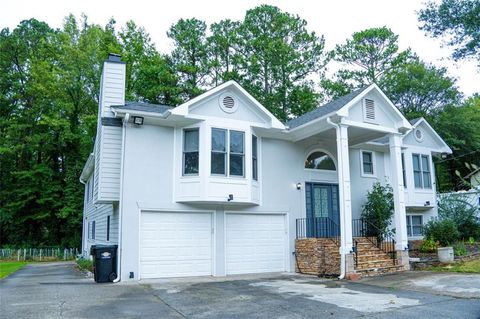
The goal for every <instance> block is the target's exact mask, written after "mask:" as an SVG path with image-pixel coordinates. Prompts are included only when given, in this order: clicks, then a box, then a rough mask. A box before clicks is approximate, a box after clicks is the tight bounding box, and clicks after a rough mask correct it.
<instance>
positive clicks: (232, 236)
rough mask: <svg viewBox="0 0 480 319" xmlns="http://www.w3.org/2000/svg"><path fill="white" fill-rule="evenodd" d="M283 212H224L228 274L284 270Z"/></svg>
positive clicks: (284, 233) (284, 238) (284, 237)
mask: <svg viewBox="0 0 480 319" xmlns="http://www.w3.org/2000/svg"><path fill="white" fill-rule="evenodd" d="M286 236H287V234H286V229H285V215H263V214H262V215H260V214H257V215H252V214H226V241H227V242H226V256H227V274H248V273H262V272H278V271H285V270H286V267H285V252H286V244H287V241H286Z"/></svg>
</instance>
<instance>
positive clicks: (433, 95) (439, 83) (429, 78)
mask: <svg viewBox="0 0 480 319" xmlns="http://www.w3.org/2000/svg"><path fill="white" fill-rule="evenodd" d="M455 82H456V80H455V79H453V78H450V77H449V76H448V75H447V70H446V69H445V68H437V67H435V66H433V65H429V64H426V63H424V62H423V61H421V60H420V59H419V58H417V57H415V58H414V59H412V60H411V61H409V62H407V63H405V64H404V65H402V67H399V68H395V69H394V70H391V71H390V72H388V73H387V74H385V76H384V77H383V78H382V79H381V81H380V83H379V85H380V86H381V87H382V89H383V90H384V92H385V94H386V95H387V96H388V97H389V98H390V100H391V101H392V102H393V103H394V104H395V105H396V106H397V107H398V108H399V110H400V111H402V113H403V114H404V115H405V116H406V117H407V118H416V117H422V116H427V115H433V114H435V113H436V112H439V111H440V110H441V109H442V108H443V107H444V106H446V105H456V104H457V103H458V102H459V101H460V97H461V94H460V92H459V91H458V89H457V87H456V85H455Z"/></svg>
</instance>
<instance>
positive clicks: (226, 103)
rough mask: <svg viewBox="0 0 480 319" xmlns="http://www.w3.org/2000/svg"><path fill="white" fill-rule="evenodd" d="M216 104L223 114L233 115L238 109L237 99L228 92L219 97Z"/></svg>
mask: <svg viewBox="0 0 480 319" xmlns="http://www.w3.org/2000/svg"><path fill="white" fill-rule="evenodd" d="M218 104H220V108H221V109H222V110H223V111H224V112H225V113H234V112H235V111H236V110H237V108H238V101H237V98H236V97H235V96H234V95H232V94H231V93H229V92H226V93H224V94H222V95H220V97H219V99H218Z"/></svg>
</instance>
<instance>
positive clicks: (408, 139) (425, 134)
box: [403, 118, 452, 154]
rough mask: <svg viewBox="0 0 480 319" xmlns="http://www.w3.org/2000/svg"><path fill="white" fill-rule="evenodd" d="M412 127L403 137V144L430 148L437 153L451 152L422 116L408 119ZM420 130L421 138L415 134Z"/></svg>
mask: <svg viewBox="0 0 480 319" xmlns="http://www.w3.org/2000/svg"><path fill="white" fill-rule="evenodd" d="M410 122H411V123H413V125H412V127H413V129H412V130H411V131H410V132H408V134H407V135H405V137H404V138H403V144H404V145H413V146H418V147H424V148H428V149H431V150H432V151H434V152H438V153H448V154H451V153H452V150H451V149H450V147H449V146H448V145H447V143H445V141H444V140H443V139H442V138H441V137H440V135H438V133H437V132H436V131H435V130H434V129H433V128H432V126H430V124H429V123H428V122H427V121H426V120H425V119H424V118H417V119H413V120H410ZM418 130H420V131H421V138H420V137H418V136H416V134H417V131H418Z"/></svg>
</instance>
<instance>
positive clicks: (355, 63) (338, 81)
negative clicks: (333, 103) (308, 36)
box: [322, 27, 411, 98]
mask: <svg viewBox="0 0 480 319" xmlns="http://www.w3.org/2000/svg"><path fill="white" fill-rule="evenodd" d="M332 55H333V59H334V60H335V61H337V62H339V63H340V65H341V68H340V69H339V70H338V71H337V72H336V73H335V76H334V79H326V80H324V81H322V87H323V89H324V90H325V91H326V92H327V94H328V95H329V96H331V97H333V98H335V97H339V96H342V95H345V94H347V93H349V92H350V91H352V90H354V89H358V88H361V87H363V86H365V85H368V84H371V83H377V84H378V83H379V82H380V81H381V79H382V78H383V77H384V76H385V75H386V74H388V73H389V72H392V71H393V70H394V69H396V68H399V67H401V66H402V65H403V64H404V63H406V61H407V60H408V58H409V57H410V55H411V53H410V50H406V51H399V48H398V35H396V34H394V33H393V32H392V30H390V29H389V28H387V27H381V28H371V29H366V30H363V31H359V32H355V33H353V35H352V38H351V39H348V40H347V41H346V43H344V44H339V45H337V46H336V48H335V50H334V51H333V52H332Z"/></svg>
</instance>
